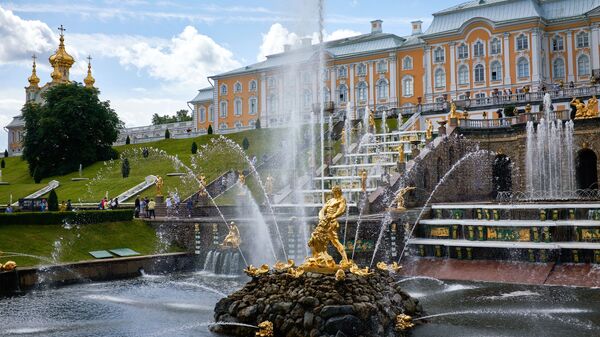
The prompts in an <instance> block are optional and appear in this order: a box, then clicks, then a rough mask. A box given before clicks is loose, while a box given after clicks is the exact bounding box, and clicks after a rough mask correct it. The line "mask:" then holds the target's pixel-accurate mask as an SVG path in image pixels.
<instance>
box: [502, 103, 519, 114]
mask: <svg viewBox="0 0 600 337" xmlns="http://www.w3.org/2000/svg"><path fill="white" fill-rule="evenodd" d="M516 111H517V107H516V106H514V105H507V106H505V107H504V117H513V116H514V115H515V112H516Z"/></svg>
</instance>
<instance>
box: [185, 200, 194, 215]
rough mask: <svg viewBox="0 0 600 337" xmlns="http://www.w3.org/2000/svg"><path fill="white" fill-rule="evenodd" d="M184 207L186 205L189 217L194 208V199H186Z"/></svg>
mask: <svg viewBox="0 0 600 337" xmlns="http://www.w3.org/2000/svg"><path fill="white" fill-rule="evenodd" d="M186 207H187V211H188V218H191V217H192V211H193V210H194V201H193V200H192V198H189V199H188V200H187V204H186Z"/></svg>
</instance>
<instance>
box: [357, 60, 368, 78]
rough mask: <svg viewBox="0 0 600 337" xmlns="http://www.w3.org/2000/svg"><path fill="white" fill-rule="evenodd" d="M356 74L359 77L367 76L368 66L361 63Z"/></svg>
mask: <svg viewBox="0 0 600 337" xmlns="http://www.w3.org/2000/svg"><path fill="white" fill-rule="evenodd" d="M356 73H357V74H358V76H365V75H366V74H367V66H366V65H365V64H364V63H359V64H358V65H357V66H356Z"/></svg>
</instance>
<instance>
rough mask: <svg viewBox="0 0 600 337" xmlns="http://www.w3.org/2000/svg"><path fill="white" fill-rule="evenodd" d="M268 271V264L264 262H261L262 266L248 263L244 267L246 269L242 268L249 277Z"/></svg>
mask: <svg viewBox="0 0 600 337" xmlns="http://www.w3.org/2000/svg"><path fill="white" fill-rule="evenodd" d="M268 272H269V266H268V265H266V264H263V265H262V266H260V268H256V267H254V266H253V265H249V266H248V267H246V269H244V273H246V275H248V276H250V277H256V276H260V275H263V274H266V273H268Z"/></svg>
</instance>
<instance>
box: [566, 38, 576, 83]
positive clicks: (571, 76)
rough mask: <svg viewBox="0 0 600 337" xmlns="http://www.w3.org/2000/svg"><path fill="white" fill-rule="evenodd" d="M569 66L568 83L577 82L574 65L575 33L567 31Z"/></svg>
mask: <svg viewBox="0 0 600 337" xmlns="http://www.w3.org/2000/svg"><path fill="white" fill-rule="evenodd" d="M567 65H568V71H569V76H567V81H569V82H571V81H574V80H575V67H574V65H573V32H572V31H570V30H569V31H567Z"/></svg>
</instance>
